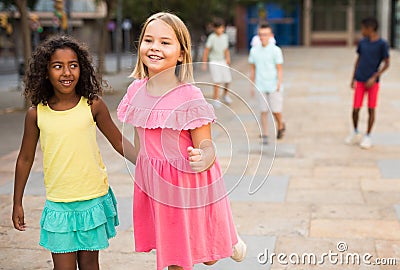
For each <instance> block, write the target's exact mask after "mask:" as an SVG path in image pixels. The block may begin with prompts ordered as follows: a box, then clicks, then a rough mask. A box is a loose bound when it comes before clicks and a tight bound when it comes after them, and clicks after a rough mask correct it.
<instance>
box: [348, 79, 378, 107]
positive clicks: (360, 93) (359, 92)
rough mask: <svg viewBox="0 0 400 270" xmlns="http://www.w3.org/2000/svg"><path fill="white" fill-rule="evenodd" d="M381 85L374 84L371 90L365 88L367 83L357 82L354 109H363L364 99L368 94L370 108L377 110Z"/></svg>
mask: <svg viewBox="0 0 400 270" xmlns="http://www.w3.org/2000/svg"><path fill="white" fill-rule="evenodd" d="M378 90H379V83H378V82H377V83H374V85H372V86H371V87H370V88H369V89H367V88H366V87H365V83H363V82H358V81H357V82H356V88H355V89H354V103H353V108H355V109H359V108H361V107H362V104H363V99H364V96H365V94H366V93H368V108H370V109H375V108H376V103H377V100H378Z"/></svg>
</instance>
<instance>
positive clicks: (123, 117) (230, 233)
mask: <svg viewBox="0 0 400 270" xmlns="http://www.w3.org/2000/svg"><path fill="white" fill-rule="evenodd" d="M146 82H147V79H143V80H136V81H134V82H133V83H132V84H131V85H130V86H129V87H128V91H127V93H126V95H125V96H124V98H123V99H122V101H121V103H120V104H119V106H118V118H119V119H120V121H122V122H126V123H129V124H132V125H133V126H134V127H136V130H137V132H138V135H139V138H140V151H139V155H138V159H137V162H136V170H135V186H134V208H133V220H134V222H133V224H134V237H135V248H136V251H137V252H149V251H150V250H152V249H156V250H157V270H162V269H164V268H165V267H167V266H169V265H178V266H182V267H183V268H184V269H185V270H191V269H193V265H194V264H196V263H202V262H207V261H213V260H219V259H222V258H226V257H229V256H231V255H232V247H233V246H234V245H235V244H236V243H237V241H238V240H237V235H236V229H235V226H234V223H233V220H232V213H231V209H230V205H229V200H228V197H227V196H226V195H227V194H226V190H225V185H224V181H223V178H222V174H221V169H220V166H219V164H218V162H217V161H216V162H215V163H214V165H213V166H212V167H211V168H210V169H209V170H207V171H205V172H201V173H196V172H194V171H193V170H192V169H191V167H190V165H189V161H188V153H187V147H188V146H193V144H192V140H191V136H190V130H191V129H195V128H197V127H201V126H203V125H205V124H208V123H211V122H213V121H214V120H215V114H214V110H213V108H212V106H211V105H210V104H208V103H207V102H206V101H205V99H204V97H203V95H202V93H201V91H200V89H199V88H197V87H194V86H193V85H191V84H182V85H180V86H178V87H177V88H175V89H173V90H171V91H170V92H168V93H166V94H165V95H163V96H161V97H158V96H151V95H149V94H148V93H147V91H146Z"/></svg>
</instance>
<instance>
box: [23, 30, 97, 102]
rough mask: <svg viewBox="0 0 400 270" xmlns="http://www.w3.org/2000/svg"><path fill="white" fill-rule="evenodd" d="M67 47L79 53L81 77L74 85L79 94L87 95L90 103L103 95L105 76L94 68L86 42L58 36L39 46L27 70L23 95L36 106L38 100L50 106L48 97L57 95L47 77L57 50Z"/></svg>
mask: <svg viewBox="0 0 400 270" xmlns="http://www.w3.org/2000/svg"><path fill="white" fill-rule="evenodd" d="M65 48H70V49H72V50H73V51H74V52H75V53H76V55H77V56H78V62H79V67H80V76H79V80H78V83H77V85H76V88H75V91H76V93H77V94H78V95H80V96H83V97H85V98H87V99H88V100H89V101H88V102H89V104H91V102H92V100H93V99H95V98H96V97H97V96H98V95H100V94H102V92H103V88H102V84H103V80H102V76H101V74H99V73H98V72H96V71H95V69H94V67H93V65H92V57H91V56H90V54H89V49H88V48H87V47H86V45H84V44H83V43H81V42H79V41H77V40H76V39H74V38H73V37H71V36H66V35H55V36H52V37H50V38H49V39H47V40H45V41H44V42H43V43H41V44H40V45H39V46H38V47H37V48H36V50H35V51H34V52H33V54H32V57H31V59H30V61H29V66H28V68H27V70H26V74H25V77H24V83H25V90H24V95H25V97H26V98H27V99H28V100H30V101H31V103H32V104H33V105H35V106H36V105H38V104H39V103H42V104H43V105H47V102H48V101H49V99H50V98H51V97H52V96H53V95H54V89H53V85H52V84H51V83H50V80H49V79H48V76H47V75H48V65H49V62H50V58H51V56H52V55H53V54H54V52H55V51H56V50H58V49H65Z"/></svg>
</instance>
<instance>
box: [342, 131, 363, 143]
mask: <svg viewBox="0 0 400 270" xmlns="http://www.w3.org/2000/svg"><path fill="white" fill-rule="evenodd" d="M360 141H361V134H360V133H355V132H353V133H351V134H350V135H349V136H347V137H346V139H345V140H344V142H345V143H346V144H359V143H360Z"/></svg>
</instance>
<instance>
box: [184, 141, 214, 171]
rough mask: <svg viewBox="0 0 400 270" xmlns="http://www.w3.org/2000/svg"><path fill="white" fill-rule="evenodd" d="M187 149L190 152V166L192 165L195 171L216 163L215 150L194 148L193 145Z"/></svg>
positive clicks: (205, 168)
mask: <svg viewBox="0 0 400 270" xmlns="http://www.w3.org/2000/svg"><path fill="white" fill-rule="evenodd" d="M187 151H188V153H189V164H190V167H192V169H193V171H195V172H202V171H205V170H207V169H208V168H210V167H211V165H212V164H213V163H214V160H215V155H214V154H213V153H214V151H212V153H211V152H210V151H208V150H207V149H206V150H203V149H199V148H193V147H191V146H189V147H188V148H187ZM209 152H210V153H209Z"/></svg>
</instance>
